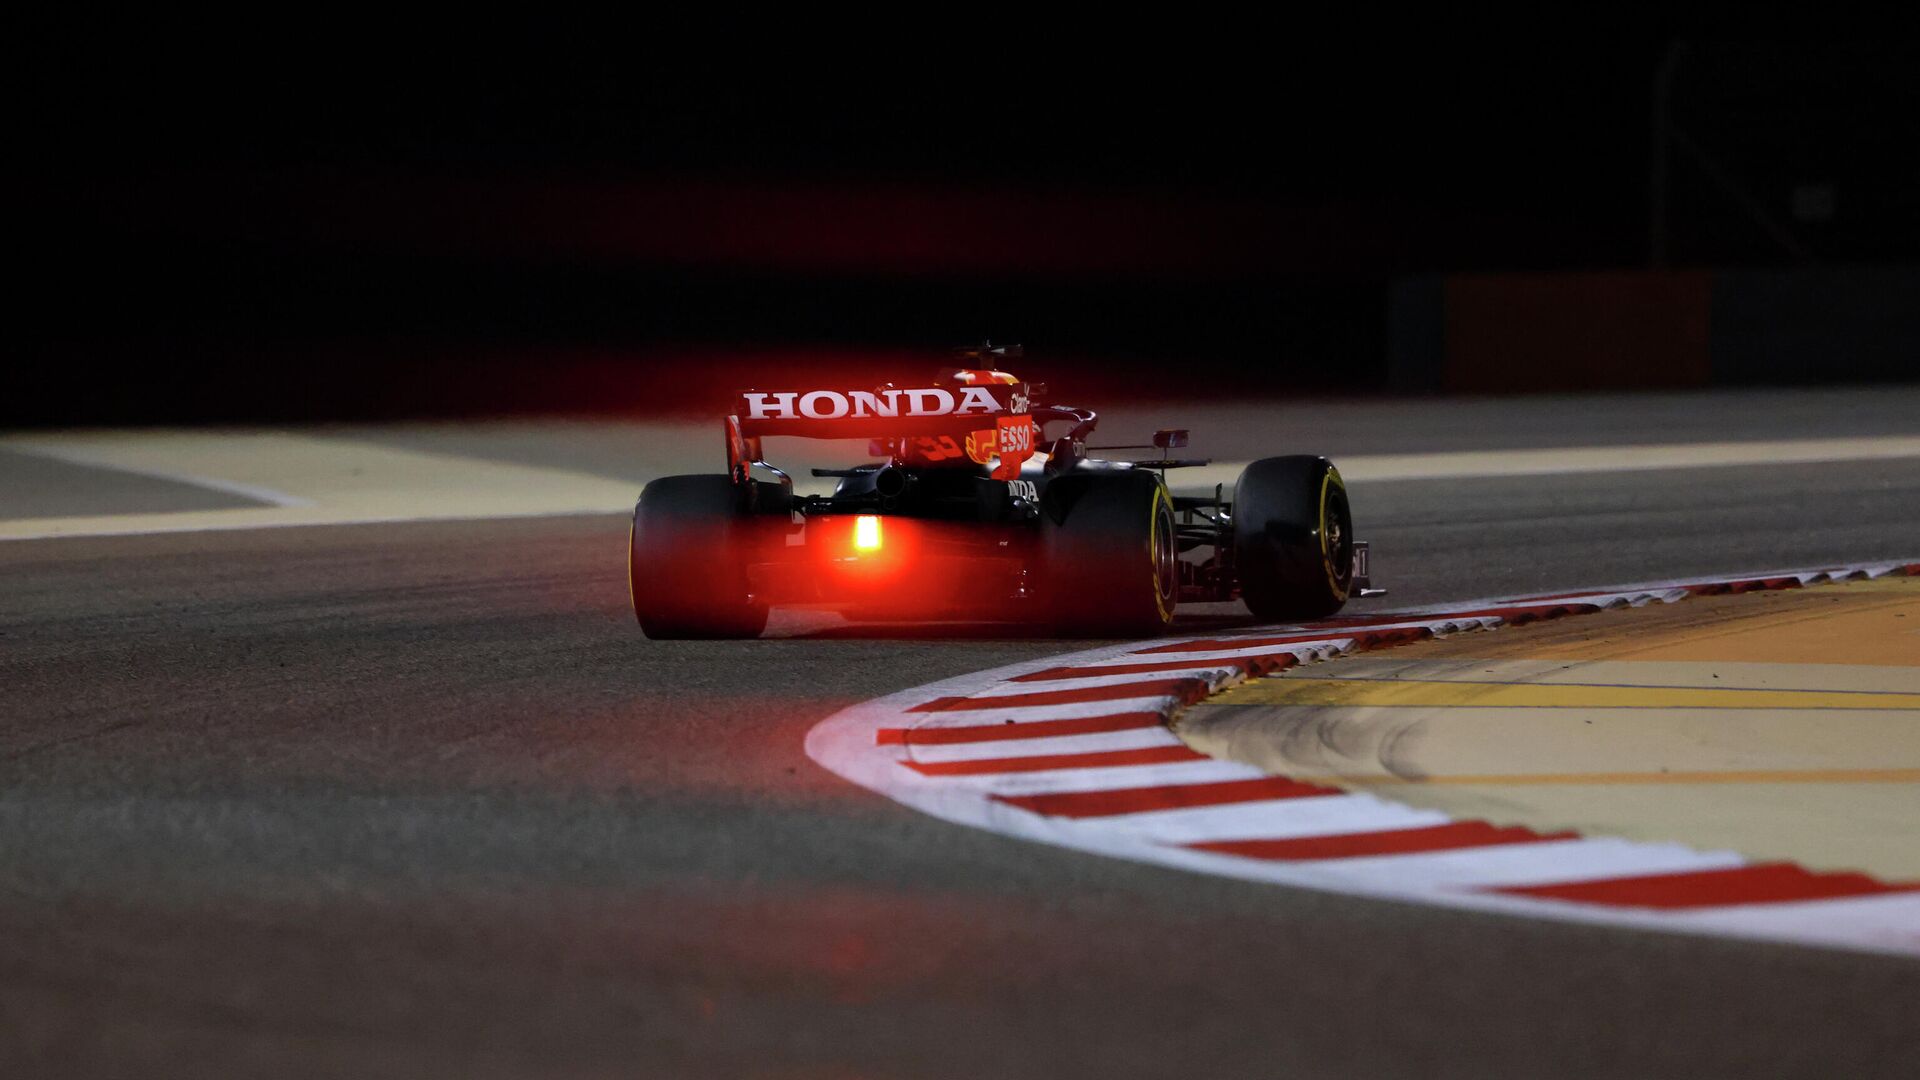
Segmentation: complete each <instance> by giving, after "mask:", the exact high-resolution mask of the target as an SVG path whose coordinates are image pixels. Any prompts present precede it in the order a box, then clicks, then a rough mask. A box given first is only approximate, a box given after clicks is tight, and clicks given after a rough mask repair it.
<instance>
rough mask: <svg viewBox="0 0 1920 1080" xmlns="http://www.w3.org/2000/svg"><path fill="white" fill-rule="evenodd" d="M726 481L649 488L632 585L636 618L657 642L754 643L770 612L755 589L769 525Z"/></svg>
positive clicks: (633, 552)
mask: <svg viewBox="0 0 1920 1080" xmlns="http://www.w3.org/2000/svg"><path fill="white" fill-rule="evenodd" d="M747 504H748V500H747V498H746V495H745V493H743V492H742V490H741V489H739V488H738V487H736V486H735V485H734V484H733V482H732V480H731V479H730V478H728V477H727V476H725V475H724V474H715V475H696V476H668V477H662V478H660V479H658V480H655V481H653V482H652V483H649V484H648V485H647V486H646V487H645V488H644V489H643V490H642V491H641V492H640V499H639V501H638V502H637V503H636V504H635V506H634V511H633V523H632V526H631V528H630V530H629V533H628V538H629V539H628V545H627V551H628V559H627V582H628V593H629V596H630V597H631V599H632V601H633V610H634V615H635V617H636V618H637V619H638V620H639V622H640V628H641V629H642V630H643V631H645V632H646V635H647V636H648V637H652V638H738V637H754V636H757V635H758V634H759V633H760V632H761V631H762V630H764V629H765V628H766V623H767V605H766V604H765V603H764V602H762V601H760V600H759V599H758V598H756V597H754V596H753V595H752V594H751V593H750V591H749V587H748V579H747V566H748V563H749V562H750V561H751V557H752V554H753V544H754V542H755V540H756V538H757V536H758V534H759V532H760V531H761V529H760V528H759V526H761V525H762V522H760V521H758V520H756V519H755V517H754V516H753V515H752V514H751V513H750V511H749V508H748V505H747Z"/></svg>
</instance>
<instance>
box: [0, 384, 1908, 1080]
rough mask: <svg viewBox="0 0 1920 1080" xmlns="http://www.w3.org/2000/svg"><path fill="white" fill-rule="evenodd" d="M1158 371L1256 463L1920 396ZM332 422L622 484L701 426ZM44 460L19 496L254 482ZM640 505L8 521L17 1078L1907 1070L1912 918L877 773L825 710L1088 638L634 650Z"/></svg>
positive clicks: (1881, 424) (1489, 444) (1434, 530)
mask: <svg viewBox="0 0 1920 1080" xmlns="http://www.w3.org/2000/svg"><path fill="white" fill-rule="evenodd" d="M1169 411H1170V412H1171V413H1174V414H1176V415H1174V416H1173V417H1172V419H1170V420H1168V421H1167V422H1181V421H1187V422H1192V423H1193V426H1194V427H1195V428H1196V429H1197V430H1196V437H1195V446H1194V448H1193V449H1194V450H1195V451H1198V452H1201V453H1208V452H1211V453H1213V454H1214V455H1215V456H1217V457H1221V458H1223V459H1224V458H1233V457H1236V456H1239V457H1244V456H1251V455H1252V454H1254V453H1257V452H1285V451H1290V450H1304V449H1324V450H1328V451H1331V452H1335V453H1386V452H1393V453H1404V452H1419V451H1426V450H1462V449H1484V448H1502V449H1515V448H1527V447H1547V446H1595V445H1625V444H1637V443H1648V442H1659V443H1669V442H1693V441H1712V440H1738V439H1789V438H1816V437H1836V436H1859V435H1875V434H1905V435H1911V434H1915V433H1920V393H1915V392H1913V391H1895V390H1885V391H1873V392H1825V393H1806V394H1757V395H1742V396H1685V395H1681V396H1672V397H1658V398H1620V399H1600V400H1597V401H1595V400H1589V401H1540V400H1531V401H1529V400H1513V401H1504V402H1468V403H1454V404H1447V405H1419V404H1407V403H1401V404H1390V405H1381V406H1369V405H1338V406H1331V407H1327V408H1325V409H1313V408H1303V407H1291V408H1271V407H1260V406H1254V405H1235V406H1222V407H1201V406H1181V407H1177V408H1175V409H1172V410H1169ZM1181 413H1184V414H1186V415H1178V414H1181ZM1115 419H1118V420H1122V421H1125V420H1126V419H1127V418H1125V417H1117V418H1115ZM1209 420H1211V421H1213V428H1214V430H1215V431H1217V432H1218V434H1217V435H1216V436H1215V437H1214V438H1213V439H1212V440H1211V441H1210V440H1209V438H1208V428H1207V424H1206V423H1205V422H1206V421H1209ZM1141 422H1142V423H1144V422H1145V421H1141ZM1103 429H1104V430H1107V431H1113V432H1114V434H1115V435H1116V436H1117V435H1119V434H1122V433H1126V432H1127V430H1128V429H1126V428H1124V427H1121V425H1117V424H1114V425H1111V426H1109V425H1103ZM699 430H704V427H703V428H702V429H699ZM337 434H339V435H341V436H342V437H353V438H368V439H378V440H385V441H388V442H390V443H393V444H397V445H409V446H416V447H429V448H434V449H439V450H451V451H456V452H460V453H464V454H471V455H476V456H482V457H493V458H497V459H500V460H510V461H516V462H525V463H530V464H543V465H564V466H565V467H568V468H572V469H577V470H582V471H588V472H596V473H599V474H601V475H607V476H614V477H623V478H631V479H633V480H635V481H636V486H637V482H638V481H640V480H643V479H644V478H645V477H646V476H647V475H650V474H652V473H654V472H657V471H659V469H660V467H661V463H662V462H663V461H674V462H677V461H679V460H681V458H682V457H683V456H692V457H695V458H699V459H703V458H704V457H705V455H706V454H707V453H708V452H709V451H713V450H716V449H717V446H709V445H708V444H707V442H708V441H711V442H712V443H715V444H717V439H713V440H708V441H702V442H700V443H699V444H698V445H697V446H693V447H691V448H690V449H689V448H687V447H685V446H682V445H681V443H680V442H679V441H677V439H678V437H677V436H676V437H675V440H676V441H673V442H672V445H668V446H665V447H664V448H663V447H662V445H661V442H660V438H661V437H660V435H659V433H658V432H657V431H655V430H653V429H649V428H643V427H608V426H582V425H519V426H513V427H507V428H485V429H482V428H471V427H460V426H449V427H439V428H430V429H408V430H405V431H394V430H386V431H368V430H358V431H353V430H342V431H340V432H338V433H337ZM701 438H702V440H705V436H704V435H702V436H701ZM17 464H18V463H17V462H14V461H13V460H11V459H7V460H5V461H0V470H5V471H7V472H8V475H9V477H10V479H11V481H12V482H11V484H10V486H8V487H7V488H6V489H5V490H4V492H3V493H0V498H3V499H5V500H9V501H6V502H0V509H4V511H5V514H4V516H8V517H19V516H25V515H30V514H34V513H43V514H54V513H65V512H69V509H68V508H69V507H70V506H72V505H78V504H86V506H87V510H86V512H90V513H91V512H100V510H99V509H98V508H99V507H100V506H116V505H137V507H138V508H139V509H142V510H146V509H152V508H153V506H155V505H158V506H162V507H165V506H181V507H182V508H195V507H197V506H198V505H201V504H200V503H195V502H193V500H196V499H197V500H202V501H205V500H209V499H211V500H212V501H211V502H208V503H206V505H213V506H219V505H226V504H227V503H226V502H225V501H223V500H226V499H227V498H228V497H227V496H208V495H206V494H205V493H200V494H197V495H189V494H187V493H179V498H180V499H181V500H185V502H184V503H181V502H170V501H169V500H170V499H171V498H172V497H173V496H171V495H169V494H168V493H167V492H165V491H161V490H159V489H156V488H153V487H150V486H140V485H136V484H133V483H132V482H131V481H128V480H127V479H126V478H125V477H123V476H119V475H118V474H107V473H104V472H101V471H99V470H80V471H79V472H78V473H74V474H72V475H68V476H59V477H53V476H50V475H49V474H48V471H47V470H44V469H43V470H41V471H39V472H36V473H34V474H33V475H32V476H31V477H28V476H27V470H26V469H25V467H24V466H23V467H20V468H17V469H16V468H15V466H16V465H17ZM156 483H157V482H156ZM90 485H91V486H90ZM113 485H121V486H123V487H125V488H126V490H124V491H123V490H120V489H118V488H115V489H114V490H104V489H106V488H110V487H113ZM1354 487H1355V490H1354V501H1355V507H1356V516H1357V519H1358V522H1357V523H1358V526H1359V531H1360V532H1361V534H1362V535H1363V536H1364V537H1366V538H1369V539H1371V540H1372V541H1373V542H1374V544H1375V557H1376V573H1377V574H1378V576H1379V577H1381V578H1382V579H1383V581H1384V582H1385V583H1386V584H1388V585H1390V586H1392V588H1393V590H1394V591H1393V595H1392V596H1391V597H1389V600H1390V601H1392V602H1394V603H1396V604H1400V603H1406V604H1413V603H1425V602H1429V601H1442V600H1451V599H1467V598H1470V597H1475V596H1483V595H1489V594H1497V593H1508V592H1520V591H1544V590H1552V589H1557V588H1563V587H1564V588H1574V587H1579V586H1587V585H1599V584H1608V583H1612V582H1624V581H1632V580H1644V579H1651V578H1666V577H1674V576H1680V575H1688V574H1696V573H1699V574H1710V573H1733V572H1739V571H1747V570H1761V569H1768V568H1774V567H1782V566H1799V565H1818V564H1822V563H1829V562H1838V561H1865V560H1872V559H1880V558H1887V559H1894V558H1908V557H1911V556H1912V555H1913V553H1914V551H1915V549H1916V548H1917V547H1920V459H1912V458H1907V459H1896V460H1884V461H1876V462H1845V463H1816V464H1799V465H1781V466H1769V465H1756V466H1741V467H1724V468H1708V469H1662V470H1647V471H1634V472H1595V473H1581V474H1577V475H1567V476H1554V477H1544V478H1543V477H1537V476H1534V477H1492V478H1481V479H1458V480H1445V481H1386V482H1377V483H1368V484H1356V485H1355V486H1354ZM149 504H151V505H149ZM42 505H44V506H45V508H44V509H41V508H40V507H41V506H42ZM625 536H626V522H625V520H624V519H623V518H621V517H617V516H578V517H557V518H534V519H521V520H497V521H481V522H433V523H415V524H388V525H340V526H327V527H316V528H278V529H261V530H253V531H233V532H202V533H178V534H168V535H153V536H126V537H99V538H73V539H58V540H32V541H18V542H10V543H4V544H0V1074H4V1075H10V1076H51V1075H65V1074H88V1075H234V1074H272V1075H276V1076H301V1075H358V1076H378V1075H393V1076H422V1075H461V1076H548V1075H552V1076H576V1075H655V1076H675V1077H681V1076H685V1077H700V1076H769V1077H788V1076H794V1077H815V1076H820V1077H827V1076H966V1077H982V1076H994V1077H1001V1076H1005V1077H1065V1076H1100V1077H1114V1076H1169V1075H1191V1076H1207V1077H1227V1076H1261V1077H1271V1076H1296V1075H1306V1076H1312V1075H1335V1076H1361V1075H1367V1076H1373V1075H1380V1076H1384V1075H1422V1076H1454V1075H1458V1076H1492V1075H1516V1076H1518V1075H1530V1076H1540V1075H1619V1076H1654V1075H1658V1076H1671V1075H1679V1074H1691V1075H1822V1076H1827V1075H1888V1076H1895V1075H1906V1076H1911V1075H1915V1074H1920V1028H1916V1026H1915V1025H1914V1023H1913V1015H1914V1003H1915V1002H1916V1001H1920V965H1917V964H1915V963H1913V962H1911V961H1909V960H1902V959H1897V958H1889V957H1880V956H1871V955H1854V954H1847V953H1840V952H1830V951H1822V950H1815V949H1807V948H1799V947H1788V946H1779V945H1767V944H1757V943H1751V942H1743V941H1734V940H1717V939H1707V938H1694V937H1681V936H1670V935H1661V934H1649V933H1640V932H1633V931H1623V930H1617V929H1608V928H1602V927H1592V926H1581V925H1574V924H1563V923H1548V922H1533V921H1526V920H1519V919H1513V918H1506V917H1498V916H1488V915H1477V914H1472V913H1462V912H1458V911H1447V910H1440V909H1434V908H1426V907H1420V906H1413V905H1403V904H1396V903H1387V902H1377V901H1368V900H1359V899H1354V898H1352V897H1345V896H1335V895H1326V894H1319V893H1313V892H1301V891H1292V890H1286V889H1280V888H1274V887H1267V886H1260V885H1253V884H1247V883H1243V882H1236V881H1231V880H1226V879H1220V878H1210V877H1201V876H1196V875H1191V874H1186V873H1182V872H1178V871H1173V870H1168V869H1162V868H1156V867H1150V866H1143V865H1135V864H1131V863H1126V862H1120V861H1114V860H1109V859H1104V858H1099V857H1096V856H1092V855H1086V854H1081V853H1075V852H1070V851H1063V850H1057V849H1053V848H1048V847H1042V846H1037V845H1030V844H1025V843H1022V842H1019V841H1015V840H1011V839H1007V838H1003V837H1000V836H995V835H990V834H986V833H981V832H977V831H973V830H969V829H965V828H961V827H958V826H953V825H948V824H945V823H942V822H940V821H937V820H933V819H930V818H927V817H923V816H920V815H918V814H915V813H913V812H911V811H908V810H906V809H904V808H901V807H899V806H896V805H894V804H892V803H889V802H886V801H884V800H882V799H880V798H878V797H877V796H874V795H872V794H870V793H868V792H866V791H863V790H860V789H857V788H854V787H852V786H850V785H848V784H845V783H843V782H841V781H840V780H838V779H837V778H835V777H833V776H830V775H828V774H827V773H825V772H824V771H822V770H820V769H819V768H818V767H816V766H814V765H813V764H812V763H811V762H809V761H808V760H807V759H806V757H805V756H804V755H803V753H802V750H801V744H802V740H803V738H804V736H805V734H806V732H807V730H808V728H809V727H811V726H812V725H813V724H814V723H816V722H817V721H818V720H820V719H821V718H823V717H825V716H826V715H828V714H830V713H831V712H833V711H834V710H836V709H838V708H840V707H842V706H844V705H847V704H850V703H853V702H857V701H861V700H865V699H867V698H871V697H875V696H878V695H881V694H884V693H888V692H891V691H894V690H898V689H901V688H904V687H908V686H912V685H917V684H920V683H924V682H929V681H932V680H934V679H938V678H942V677H946V676H951V675H958V674H961V673H965V672H969V671H973V670H977V669H981V668H985V667H990V666H993V665H997V664H1002V663H1008V662H1012V661H1015V660H1022V659H1030V658H1033V657H1036V656H1041V655H1046V654H1048V653H1051V652H1061V651H1067V650H1070V649H1073V648H1078V647H1083V646H1084V644H1085V643H1081V642H1057V641H1050V640H1046V639H1038V638H1033V637H1026V636H1019V635H1013V634H1009V633H1008V632H1007V631H1005V630H1004V629H995V628H970V629H966V630H964V631H950V630H941V631H933V632H926V633H922V634H920V635H918V636H914V635H906V636H890V635H899V634H900V632H899V631H896V630H888V631H873V630H862V629H860V628H857V627H842V626H840V625H839V624H838V623H837V622H836V621H834V620H832V619H821V618H814V617H807V616H800V617H788V618H782V619H780V620H779V621H778V622H777V623H776V625H775V631H776V633H780V634H783V635H786V636H783V637H780V638H777V639H773V640H763V641H758V642H748V643H695V642H685V643H674V642H650V641H648V640H646V639H644V638H643V637H641V636H640V634H639V633H638V631H637V629H636V628H635V627H634V625H633V622H632V616H631V613H630V611H629V610H628V608H627V598H626V589H625V582H624V573H625V571H624V563H623V562H622V558H623V545H624V542H625ZM1234 618H1235V616H1234V614H1233V613H1232V612H1231V611H1230V610H1226V609H1221V610H1210V611H1202V612H1198V613H1196V614H1195V615H1193V616H1191V617H1189V619H1188V622H1187V626H1193V627H1203V626H1207V625H1215V624H1218V623H1221V622H1231V621H1232V620H1233V619H1234Z"/></svg>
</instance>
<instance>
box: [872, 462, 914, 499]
mask: <svg viewBox="0 0 1920 1080" xmlns="http://www.w3.org/2000/svg"><path fill="white" fill-rule="evenodd" d="M911 479H912V477H909V476H908V475H907V473H906V470H904V469H896V468H894V467H893V466H891V465H889V466H887V467H886V468H884V469H881V470H880V471H879V472H877V473H874V474H873V491H874V494H876V495H878V496H880V497H881V498H883V499H897V498H899V497H900V496H902V495H904V494H906V493H907V485H908V481H909V480H911Z"/></svg>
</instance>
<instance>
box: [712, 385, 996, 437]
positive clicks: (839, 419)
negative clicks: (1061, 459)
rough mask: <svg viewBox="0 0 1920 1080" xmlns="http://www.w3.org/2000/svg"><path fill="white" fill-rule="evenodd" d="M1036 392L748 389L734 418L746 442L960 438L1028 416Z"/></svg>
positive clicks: (946, 388) (951, 388) (738, 402)
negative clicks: (767, 439) (1002, 421)
mask: <svg viewBox="0 0 1920 1080" xmlns="http://www.w3.org/2000/svg"><path fill="white" fill-rule="evenodd" d="M1031 400H1032V388H1031V387H1029V386H1028V385H1027V384H1025V383H1020V384H1018V385H1012V386H1006V385H996V386H909V387H894V386H888V387H883V388H881V389H878V390H748V391H745V392H743V393H742V394H740V396H739V397H738V399H736V400H735V402H734V411H733V415H734V416H735V417H737V418H738V419H739V421H740V433H741V434H742V435H743V436H745V437H746V438H749V439H752V438H758V437H760V436H763V435H795V436H799V437H801V438H807V439H878V438H887V437H892V436H896V435H955V434H964V433H966V432H968V431H977V430H979V429H981V428H990V427H993V426H994V425H995V423H996V422H997V421H998V420H999V418H1000V417H1003V416H1019V415H1023V414H1026V413H1028V412H1029V410H1030V407H1031Z"/></svg>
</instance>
